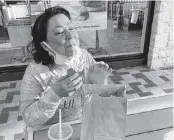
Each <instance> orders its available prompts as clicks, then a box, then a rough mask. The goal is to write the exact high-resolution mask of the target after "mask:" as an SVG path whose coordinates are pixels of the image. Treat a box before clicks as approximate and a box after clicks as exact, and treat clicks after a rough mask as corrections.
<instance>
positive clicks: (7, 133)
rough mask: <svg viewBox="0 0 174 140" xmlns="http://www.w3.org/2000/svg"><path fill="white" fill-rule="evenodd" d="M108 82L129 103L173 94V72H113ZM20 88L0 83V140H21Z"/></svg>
mask: <svg viewBox="0 0 174 140" xmlns="http://www.w3.org/2000/svg"><path fill="white" fill-rule="evenodd" d="M111 79H113V81H114V82H115V83H118V84H120V83H121V84H125V85H126V86H127V98H128V99H140V98H142V97H143V98H144V97H153V96H162V95H167V94H172V93H173V68H165V69H158V70H152V69H151V70H149V69H148V68H147V67H142V66H141V67H133V68H122V69H118V70H114V71H113V75H111ZM20 84H21V80H18V81H7V82H0V140H13V139H14V140H20V138H21V136H22V131H23V129H22V128H23V127H24V122H23V120H22V117H21V114H20V112H19V100H20V92H19V89H20ZM12 138H13V139H12Z"/></svg>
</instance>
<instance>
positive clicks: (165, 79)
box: [159, 76, 170, 82]
mask: <svg viewBox="0 0 174 140" xmlns="http://www.w3.org/2000/svg"><path fill="white" fill-rule="evenodd" d="M159 77H160V78H161V79H163V80H164V81H165V82H166V81H170V80H169V79H168V78H167V77H166V76H159Z"/></svg>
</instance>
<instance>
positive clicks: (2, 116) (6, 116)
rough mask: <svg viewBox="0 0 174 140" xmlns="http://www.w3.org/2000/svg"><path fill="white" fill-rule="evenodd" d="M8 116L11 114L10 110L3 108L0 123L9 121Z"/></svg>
mask: <svg viewBox="0 0 174 140" xmlns="http://www.w3.org/2000/svg"><path fill="white" fill-rule="evenodd" d="M8 116H9V112H3V110H2V111H1V114H0V124H5V123H7V121H8Z"/></svg>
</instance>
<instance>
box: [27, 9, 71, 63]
mask: <svg viewBox="0 0 174 140" xmlns="http://www.w3.org/2000/svg"><path fill="white" fill-rule="evenodd" d="M56 14H64V15H66V16H67V17H68V18H69V19H70V20H71V17H70V13H69V12H68V11H67V10H66V9H64V8H63V7H60V6H55V7H51V8H48V9H46V10H45V11H44V12H43V13H42V14H41V15H40V16H39V17H38V18H37V19H36V21H35V23H34V26H33V28H32V37H33V40H32V42H31V44H30V45H29V46H28V47H32V50H31V54H32V55H33V59H34V60H35V62H36V63H42V64H43V65H49V64H54V58H53V57H51V56H50V55H49V53H48V52H47V51H45V50H44V49H43V47H42V46H41V45H40V43H41V42H42V41H46V36H47V25H48V20H49V19H50V18H51V17H53V16H54V15H56ZM28 50H30V49H28Z"/></svg>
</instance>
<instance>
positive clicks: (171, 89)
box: [163, 88, 173, 93]
mask: <svg viewBox="0 0 174 140" xmlns="http://www.w3.org/2000/svg"><path fill="white" fill-rule="evenodd" d="M163 91H164V92H165V93H173V88H169V89H163Z"/></svg>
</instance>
